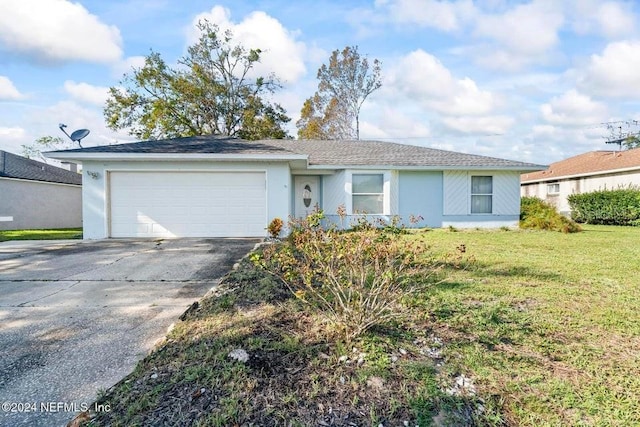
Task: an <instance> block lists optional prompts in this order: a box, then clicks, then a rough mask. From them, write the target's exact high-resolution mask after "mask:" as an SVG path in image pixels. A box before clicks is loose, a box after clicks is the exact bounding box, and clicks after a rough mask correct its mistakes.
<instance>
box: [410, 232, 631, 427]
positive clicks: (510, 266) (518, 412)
mask: <svg viewBox="0 0 640 427" xmlns="http://www.w3.org/2000/svg"><path fill="white" fill-rule="evenodd" d="M411 238H412V239H418V240H420V241H422V242H424V244H425V245H430V246H431V247H432V248H433V249H434V250H436V251H439V252H443V253H444V252H446V251H449V250H450V249H451V245H452V244H458V245H459V244H462V243H463V244H464V245H465V247H466V250H467V251H468V252H469V253H470V254H473V256H474V257H475V258H476V260H477V262H476V264H475V265H474V266H473V267H472V268H470V269H467V270H466V271H462V272H453V273H452V275H451V276H450V279H449V280H448V281H447V282H446V283H443V284H442V285H440V286H438V287H437V289H436V290H435V291H434V292H433V293H430V294H429V295H424V296H420V297H417V298H415V299H414V301H412V302H413V304H414V307H416V308H418V307H424V312H423V317H424V318H425V319H427V318H430V319H431V320H432V321H433V322H434V324H435V328H436V330H437V331H438V332H437V333H438V334H440V336H442V337H443V338H445V340H446V341H447V345H446V348H445V354H446V356H447V359H448V362H449V363H448V364H447V367H448V369H452V370H461V371H463V372H465V373H467V375H469V376H471V377H472V378H473V379H474V380H475V382H476V385H477V387H478V389H479V391H480V392H481V394H483V395H485V396H495V397H497V398H498V399H499V400H500V402H502V411H501V412H502V418H503V420H504V422H506V423H507V424H509V425H519V426H541V425H567V426H569V425H570V426H575V425H598V426H622V425H624V426H630V425H640V375H639V374H640V370H639V366H640V312H639V311H638V308H640V243H639V242H640V229H638V228H623V227H594V226H585V231H584V232H583V233H579V234H571V235H562V234H555V233H547V232H531V231H510V232H504V231H498V232H479V231H470V232H459V233H456V234H452V233H448V232H445V231H440V230H439V231H434V232H429V233H421V234H415V235H413V236H411Z"/></svg>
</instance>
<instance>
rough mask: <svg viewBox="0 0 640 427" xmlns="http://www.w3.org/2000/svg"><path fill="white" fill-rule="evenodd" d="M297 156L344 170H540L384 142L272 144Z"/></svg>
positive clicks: (281, 142)
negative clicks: (367, 167) (366, 167)
mask: <svg viewBox="0 0 640 427" xmlns="http://www.w3.org/2000/svg"><path fill="white" fill-rule="evenodd" d="M270 142H271V143H273V144H274V145H278V146H281V147H283V148H286V149H288V150H289V151H292V152H294V153H298V154H307V155H309V164H311V165H344V166H374V165H375V166H382V165H390V166H442V167H456V166H469V167H494V166H495V167H498V168H502V167H522V166H526V167H536V166H538V165H534V164H531V163H522V162H516V161H512V160H505V159H498V158H494V157H486V156H478V155H475V154H465V153H458V152H455V151H445V150H437V149H434V148H428V147H420V146H417V145H405V144H397V143H394V142H381V141H314V140H300V141H293V140H275V141H270Z"/></svg>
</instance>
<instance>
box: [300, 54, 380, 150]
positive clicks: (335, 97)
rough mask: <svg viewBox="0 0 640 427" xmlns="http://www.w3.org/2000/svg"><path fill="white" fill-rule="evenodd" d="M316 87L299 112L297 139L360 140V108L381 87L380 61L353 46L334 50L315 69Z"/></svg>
mask: <svg viewBox="0 0 640 427" xmlns="http://www.w3.org/2000/svg"><path fill="white" fill-rule="evenodd" d="M318 80H319V83H318V90H317V91H316V93H315V94H314V96H312V97H311V98H309V99H307V100H306V101H305V103H304V105H303V107H302V110H301V111H300V120H299V121H298V122H297V123H296V126H297V127H298V138H300V139H353V138H355V139H360V108H361V107H362V104H363V103H364V101H365V100H366V99H367V97H368V96H369V95H371V93H373V92H374V91H376V90H378V89H379V88H380V87H381V86H382V78H381V67H380V61H378V60H377V59H374V60H373V64H371V65H370V64H369V60H368V59H367V58H366V57H363V56H361V55H360V53H359V52H358V47H357V46H347V47H345V48H344V49H343V50H342V51H339V50H334V51H333V53H332V54H331V58H330V59H329V65H326V64H323V65H322V66H321V67H320V69H318Z"/></svg>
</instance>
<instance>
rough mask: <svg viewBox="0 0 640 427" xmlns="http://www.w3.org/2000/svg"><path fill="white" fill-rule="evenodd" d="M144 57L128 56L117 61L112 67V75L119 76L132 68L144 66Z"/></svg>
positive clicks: (128, 72)
mask: <svg viewBox="0 0 640 427" xmlns="http://www.w3.org/2000/svg"><path fill="white" fill-rule="evenodd" d="M145 59H146V57H144V56H129V57H127V58H124V59H122V60H121V61H118V62H117V63H116V64H114V65H113V67H112V71H113V74H114V76H115V77H118V78H120V77H122V76H123V74H130V73H131V72H132V71H133V70H134V69H138V68H142V67H144V62H145Z"/></svg>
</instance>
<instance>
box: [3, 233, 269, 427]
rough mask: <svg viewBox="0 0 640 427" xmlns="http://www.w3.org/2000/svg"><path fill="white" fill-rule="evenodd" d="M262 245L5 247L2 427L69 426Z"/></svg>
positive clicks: (195, 242)
mask: <svg viewBox="0 0 640 427" xmlns="http://www.w3.org/2000/svg"><path fill="white" fill-rule="evenodd" d="M256 243H257V240H255V239H253V240H252V239H178V240H135V241H134V240H101V241H46V242H36V241H28V242H4V243H0V355H1V356H0V405H1V409H0V426H20V425H33V426H35V425H38V426H41V425H47V426H56V425H65V424H66V423H67V422H68V421H69V420H70V419H71V418H73V417H74V416H75V415H76V414H77V413H78V412H80V411H82V410H84V409H86V406H87V405H89V404H90V403H91V402H93V400H94V399H95V397H96V393H97V392H98V391H99V390H104V389H107V388H109V387H110V386H112V385H113V384H115V383H116V382H118V381H119V380H120V379H122V377H124V376H125V375H127V374H128V373H129V372H131V370H132V369H133V368H134V366H135V364H136V362H137V361H139V360H140V359H141V358H143V357H144V356H145V355H146V354H147V353H148V352H149V350H150V349H151V348H152V347H153V345H154V343H156V341H157V340H159V339H160V338H162V337H163V336H164V335H165V333H166V331H167V328H168V327H169V326H170V325H171V324H172V323H174V322H177V321H179V320H178V317H179V316H180V314H182V313H183V312H184V310H185V309H186V308H187V307H188V306H189V305H191V304H192V303H193V302H194V301H196V300H198V299H200V298H201V297H202V296H203V295H204V294H205V293H206V292H207V291H208V290H209V289H211V288H212V287H214V286H215V285H216V284H217V283H219V280H220V278H221V277H222V276H223V275H224V274H225V273H226V272H228V271H229V270H230V269H231V267H232V266H233V264H234V263H235V262H236V261H237V260H238V259H240V258H242V257H243V256H244V255H245V254H246V253H247V252H249V251H250V250H251V249H252V248H253V247H254V245H255V244H256ZM106 409H108V408H106Z"/></svg>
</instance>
